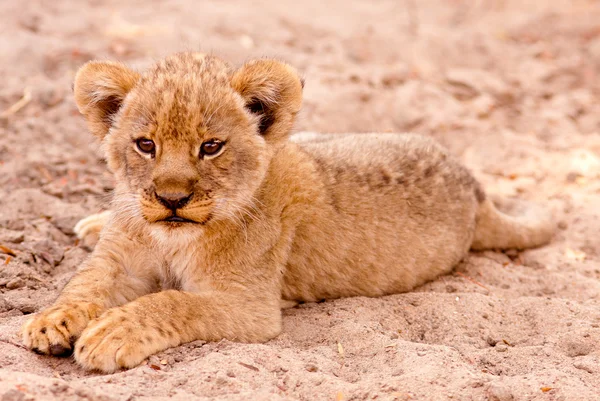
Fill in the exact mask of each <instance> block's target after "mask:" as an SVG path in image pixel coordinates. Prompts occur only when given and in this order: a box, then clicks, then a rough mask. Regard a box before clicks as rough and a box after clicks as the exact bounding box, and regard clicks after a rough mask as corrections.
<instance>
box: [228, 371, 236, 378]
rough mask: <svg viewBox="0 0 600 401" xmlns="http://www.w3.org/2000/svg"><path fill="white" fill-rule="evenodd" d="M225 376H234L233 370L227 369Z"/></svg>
mask: <svg viewBox="0 0 600 401" xmlns="http://www.w3.org/2000/svg"><path fill="white" fill-rule="evenodd" d="M227 376H228V377H235V372H234V371H233V370H228V371H227Z"/></svg>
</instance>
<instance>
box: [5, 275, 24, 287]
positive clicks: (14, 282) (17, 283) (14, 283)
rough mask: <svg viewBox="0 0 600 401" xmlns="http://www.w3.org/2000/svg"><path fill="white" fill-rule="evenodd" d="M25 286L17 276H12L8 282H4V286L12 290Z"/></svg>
mask: <svg viewBox="0 0 600 401" xmlns="http://www.w3.org/2000/svg"><path fill="white" fill-rule="evenodd" d="M24 286H25V282H24V281H23V280H22V279H20V278H19V277H17V278H14V279H12V280H10V281H9V282H8V283H6V288H8V289H9V290H14V289H16V288H21V287H24Z"/></svg>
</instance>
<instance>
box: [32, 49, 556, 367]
mask: <svg viewBox="0 0 600 401" xmlns="http://www.w3.org/2000/svg"><path fill="white" fill-rule="evenodd" d="M75 99H76V102H77V105H78V107H79V109H80V110H81V112H82V113H83V114H84V115H85V116H86V119H87V121H88V123H89V126H90V129H91V131H92V132H93V133H94V135H96V136H97V137H98V138H100V139H101V141H102V145H103V147H104V149H105V152H106V156H107V160H108V165H109V167H110V169H111V170H112V171H113V172H114V174H115V176H116V179H117V187H116V189H115V196H114V201H113V204H112V207H111V209H112V212H110V213H105V214H103V215H101V216H96V217H92V218H91V219H87V220H84V221H83V222H82V223H80V224H79V225H78V227H77V230H78V232H79V233H80V234H81V235H85V233H86V232H87V233H89V232H97V231H98V230H99V229H100V227H103V228H102V233H101V235H100V240H99V242H98V244H97V246H96V248H95V249H94V252H93V253H92V255H91V257H90V258H89V259H88V260H87V261H86V262H85V263H84V265H83V266H82V267H81V268H80V270H79V271H78V273H77V274H76V275H75V277H74V278H73V279H72V280H71V281H70V282H69V284H68V285H67V286H66V287H65V289H64V290H63V292H62V293H61V295H60V297H59V298H58V299H57V301H56V303H55V304H54V306H52V307H51V308H49V309H47V310H45V311H43V312H41V313H39V314H37V315H36V316H34V317H33V318H32V319H31V320H29V321H28V322H27V323H26V324H25V325H24V328H23V336H24V342H25V344H26V345H27V347H29V348H31V349H34V350H36V351H38V352H41V353H47V354H62V353H66V352H69V350H71V349H72V348H74V351H75V358H76V360H77V361H78V362H79V364H81V366H83V367H85V368H89V369H96V370H100V371H104V372H112V371H115V370H117V369H119V368H129V367H133V366H136V365H137V364H139V363H140V362H142V361H143V360H144V359H145V358H147V357H148V356H149V355H151V354H153V353H155V352H158V351H160V350H163V349H165V348H168V347H173V346H176V345H178V344H181V343H184V342H188V341H192V340H197V339H203V340H207V341H212V340H219V339H222V338H228V339H231V340H236V341H249V342H255V341H266V340H268V339H271V338H273V337H275V336H277V335H278V334H279V333H280V331H281V311H280V308H282V307H290V306H293V305H295V303H296V302H302V301H305V302H310V301H318V300H321V299H324V298H336V297H345V296H354V295H363V296H380V295H385V294H392V293H398V292H403V291H409V290H411V289H413V288H415V287H416V286H419V285H421V284H423V283H425V282H427V281H429V280H432V279H434V278H435V277H438V276H439V275H440V274H444V273H448V272H449V271H450V270H451V269H452V268H453V266H455V265H456V264H457V263H458V262H459V261H460V260H461V259H462V258H464V257H465V255H466V254H467V252H468V250H469V249H470V248H472V247H475V248H478V249H480V248H495V247H515V248H524V247H530V246H538V245H541V244H544V243H546V242H547V241H548V240H549V239H550V237H551V235H552V231H553V229H552V224H551V220H550V219H549V218H548V217H546V216H543V215H541V214H537V215H535V214H527V213H525V214H521V215H519V216H521V217H519V216H511V210H512V211H514V210H513V209H511V208H510V207H504V209H503V210H504V211H505V212H507V214H504V213H502V212H500V211H498V210H497V209H496V207H495V206H494V204H493V203H492V202H490V201H489V200H488V199H487V198H486V197H485V194H484V193H483V191H482V189H481V188H480V186H479V184H478V183H477V182H476V181H475V180H474V179H473V178H472V176H471V174H470V173H469V172H468V171H467V170H466V169H465V168H464V167H462V166H461V165H460V164H459V163H458V162H457V161H456V160H455V159H454V158H453V157H452V156H451V155H449V154H448V153H447V152H446V150H444V149H443V148H441V147H440V146H439V145H438V144H436V143H435V142H434V141H432V140H431V139H428V138H425V137H421V136H417V135H409V134H361V135H352V134H348V135H323V136H315V135H312V134H303V135H300V136H297V137H294V138H293V140H291V141H290V140H289V139H288V136H289V134H290V130H291V129H292V125H293V121H294V118H295V116H296V114H297V113H298V111H299V110H300V106H301V99H302V82H301V80H300V79H299V78H298V75H297V73H296V72H295V70H294V69H293V68H292V67H290V66H288V65H286V64H284V63H281V62H278V61H273V60H256V61H252V62H249V63H247V64H245V65H244V66H242V67H241V68H239V69H234V68H232V67H231V66H229V65H228V64H226V63H225V62H223V61H221V60H219V59H216V58H214V57H209V56H203V55H197V54H189V53H184V54H178V55H174V56H171V57H169V58H167V59H165V60H163V61H161V62H159V63H158V64H157V65H156V66H154V67H153V68H151V69H150V70H148V71H147V72H145V73H144V74H138V73H135V72H132V71H130V70H129V69H128V68H127V67H125V66H123V65H121V64H115V63H106V62H91V63H89V64H87V65H85V66H84V67H82V68H81V70H80V71H79V72H78V74H77V77H76V80H75ZM142 137H144V138H147V139H152V140H153V141H154V142H155V144H156V150H155V154H154V155H149V154H144V153H143V152H141V151H140V150H139V149H137V148H136V144H135V142H136V140H137V139H138V138H142ZM211 139H219V140H221V141H224V142H225V145H224V147H223V148H222V151H221V152H220V153H219V154H218V155H217V156H215V157H199V149H200V147H201V144H202V143H203V142H204V141H208V140H211ZM161 194H162V195H161ZM165 194H166V195H165ZM173 194H175V195H177V196H180V197H182V196H187V198H186V203H185V206H183V207H181V208H179V209H177V211H176V213H177V215H178V216H181V217H183V218H186V219H189V220H191V221H193V222H183V223H181V222H167V221H164V219H165V218H167V217H169V216H170V215H171V214H172V213H173V212H172V211H171V210H169V208H167V207H165V206H164V202H161V201H159V198H158V197H159V196H163V195H164V196H167V195H168V196H174V195H173ZM499 205H500V204H499ZM527 210H530V209H527ZM528 213H529V212H528Z"/></svg>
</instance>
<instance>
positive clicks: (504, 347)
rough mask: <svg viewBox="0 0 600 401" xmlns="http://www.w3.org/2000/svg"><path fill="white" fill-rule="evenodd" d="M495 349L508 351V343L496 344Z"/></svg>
mask: <svg viewBox="0 0 600 401" xmlns="http://www.w3.org/2000/svg"><path fill="white" fill-rule="evenodd" d="M496 351H498V352H506V351H508V345H506V344H496Z"/></svg>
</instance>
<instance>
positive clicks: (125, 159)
mask: <svg viewBox="0 0 600 401" xmlns="http://www.w3.org/2000/svg"><path fill="white" fill-rule="evenodd" d="M74 91H75V99H76V102H77V105H78V107H79V109H80V111H81V112H82V114H84V115H85V117H86V119H87V121H88V125H89V127H90V129H91V131H92V132H93V133H94V134H95V135H96V136H98V137H99V138H100V139H101V140H102V144H103V147H104V149H105V152H106V156H107V160H108V163H109V166H110V168H111V170H112V171H113V172H114V173H115V176H116V178H117V190H116V196H115V208H116V212H117V213H120V214H122V215H124V216H123V217H124V218H128V217H131V219H134V218H135V217H138V218H140V217H141V218H143V221H145V222H147V223H150V224H152V225H153V226H156V227H160V228H162V229H165V230H168V231H171V230H176V229H181V228H182V227H187V228H194V227H201V226H203V225H206V224H210V222H213V221H219V220H224V219H231V220H234V221H236V220H238V221H239V219H240V218H242V217H243V215H244V214H245V213H249V214H251V213H252V209H253V208H254V207H255V205H254V193H255V192H256V190H257V189H258V188H259V186H260V184H261V182H262V180H263V178H264V176H265V173H266V170H267V168H268V164H269V161H270V158H271V155H272V153H273V152H274V150H275V148H276V147H277V145H278V144H280V143H281V142H282V141H284V140H286V138H287V135H288V133H289V131H290V129H291V126H292V123H293V120H294V117H295V115H296V113H297V112H298V111H299V109H300V104H301V93H302V84H301V81H300V79H299V78H298V75H297V73H296V72H295V71H294V70H293V69H292V68H291V67H289V66H288V65H286V64H283V63H280V62H277V61H270V60H259V61H254V62H249V63H247V64H245V65H244V66H242V67H241V68H240V69H238V70H234V69H232V68H231V67H230V66H229V65H227V64H226V63H224V62H222V61H221V60H219V59H216V58H213V57H208V56H203V55H199V54H193V53H183V54H177V55H175V56H172V57H169V58H167V59H165V60H163V61H161V62H159V63H158V64H156V65H155V66H154V67H152V68H151V69H150V70H149V71H147V72H145V73H144V74H142V75H140V74H138V73H136V72H134V71H131V70H129V69H128V68H127V67H125V66H123V65H121V64H116V63H106V62H92V63H88V64H86V65H85V66H84V67H82V68H81V69H80V71H79V72H78V74H77V76H76V79H75V86H74Z"/></svg>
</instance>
